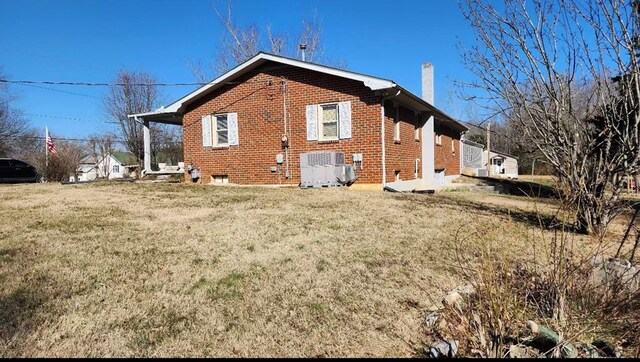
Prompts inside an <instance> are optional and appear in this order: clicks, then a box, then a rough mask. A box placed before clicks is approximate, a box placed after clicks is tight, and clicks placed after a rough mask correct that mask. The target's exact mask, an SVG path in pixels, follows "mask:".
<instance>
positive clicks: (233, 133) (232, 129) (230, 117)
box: [227, 113, 239, 146]
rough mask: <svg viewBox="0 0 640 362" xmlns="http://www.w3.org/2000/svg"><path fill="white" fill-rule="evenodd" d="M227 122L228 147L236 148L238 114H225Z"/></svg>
mask: <svg viewBox="0 0 640 362" xmlns="http://www.w3.org/2000/svg"><path fill="white" fill-rule="evenodd" d="M227 121H228V126H227V127H229V146H237V145H238V144H239V142H238V114H237V113H229V114H227Z"/></svg>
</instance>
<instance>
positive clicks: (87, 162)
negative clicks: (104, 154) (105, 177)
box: [69, 156, 98, 182]
mask: <svg viewBox="0 0 640 362" xmlns="http://www.w3.org/2000/svg"><path fill="white" fill-rule="evenodd" d="M76 178H77V182H86V181H93V180H95V179H96V178H98V167H97V166H96V160H95V159H94V158H93V157H92V156H87V157H85V158H83V159H82V160H80V164H79V165H78V168H77V169H76V174H75V176H74V175H71V176H69V181H70V182H75V181H76Z"/></svg>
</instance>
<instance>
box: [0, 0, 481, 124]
mask: <svg viewBox="0 0 640 362" xmlns="http://www.w3.org/2000/svg"><path fill="white" fill-rule="evenodd" d="M233 4H234V18H235V19H236V20H237V21H238V22H239V23H240V24H241V25H247V24H250V23H257V24H258V25H262V26H264V25H267V24H271V26H272V28H273V29H274V30H275V31H276V32H294V33H297V32H298V31H299V30H300V29H301V23H302V19H303V18H305V17H307V18H308V17H311V15H312V13H313V12H314V11H316V12H317V14H318V16H319V17H320V19H321V20H322V28H323V34H322V36H323V39H322V40H323V47H324V54H325V56H326V57H327V58H330V59H342V60H343V61H345V62H346V63H347V65H348V69H349V70H352V71H355V72H360V73H365V74H369V75H373V76H379V77H382V78H388V79H392V80H394V81H396V82H398V83H399V84H401V85H402V86H404V87H406V88H408V89H409V90H410V91H412V92H414V93H415V94H417V95H420V93H421V88H420V87H421V86H420V84H421V83H420V65H421V64H422V63H423V62H425V61H429V62H432V63H433V64H434V67H435V97H436V98H435V103H436V106H438V107H439V108H441V109H443V110H445V111H446V112H449V113H450V114H451V115H452V116H454V117H461V118H464V109H465V105H464V103H462V102H461V101H456V100H455V98H454V97H453V95H452V92H453V91H454V88H455V87H454V85H453V80H465V79H469V77H470V75H469V73H468V72H467V71H466V69H465V68H464V65H463V64H462V62H461V58H460V54H459V52H458V50H457V47H456V44H457V42H458V41H462V42H463V43H465V44H468V43H469V41H470V40H471V36H472V35H471V34H470V30H469V27H468V25H467V24H466V23H465V20H464V18H463V16H462V14H461V12H460V10H459V8H458V4H457V1H455V0H413V1H409V0H396V1H393V2H389V1H378V0H370V1H364V0H360V1H356V0H350V1H339V0H296V1H292V0H288V1H281V0H271V1H257V0H253V1H251V0H234V1H233ZM222 31H223V30H222V28H221V26H220V24H219V22H218V20H217V17H216V14H215V12H214V10H213V1H212V0H182V1H179V0H110V1H107V0H56V1H50V0H19V1H18V0H0V67H2V73H3V74H4V76H5V77H7V78H8V79H15V80H41V81H45V80H48V81H79V82H109V81H112V80H113V78H114V76H115V74H116V72H117V71H118V70H119V69H122V68H127V69H130V70H136V71H145V72H148V73H151V74H153V75H154V76H156V78H157V79H158V81H159V82H166V83H173V82H193V81H195V78H194V76H193V74H192V72H191V70H190V69H189V66H188V64H189V62H198V61H199V62H203V63H206V62H208V61H210V60H211V59H212V57H213V56H214V54H215V51H216V46H217V43H218V42H219V40H220V38H221V36H222V34H223V33H222ZM38 87H40V88H36V87H33V86H25V85H12V86H11V92H12V93H13V94H14V95H16V96H17V101H16V102H15V106H16V107H17V108H19V109H21V110H22V111H23V112H24V113H25V114H26V116H27V118H28V119H29V121H30V122H31V124H32V125H33V126H35V127H38V128H42V129H44V126H45V125H48V127H49V129H50V131H51V132H52V134H54V135H57V136H64V137H85V136H87V135H89V134H91V133H95V132H101V131H104V130H107V129H109V127H112V126H109V125H108V124H106V123H105V122H104V119H105V117H104V112H103V111H102V109H101V101H100V98H101V97H102V95H103V94H104V92H105V91H106V89H105V88H104V87H84V86H78V87H73V86H55V85H38ZM42 87H44V88H48V89H42ZM192 89H193V87H188V86H187V87H165V88H162V91H163V94H164V100H165V102H164V103H165V104H167V103H169V102H170V101H171V100H174V99H177V98H179V97H181V96H182V95H184V94H186V93H188V92H189V91H191V90H192ZM72 93H73V94H72ZM43 132H44V131H43Z"/></svg>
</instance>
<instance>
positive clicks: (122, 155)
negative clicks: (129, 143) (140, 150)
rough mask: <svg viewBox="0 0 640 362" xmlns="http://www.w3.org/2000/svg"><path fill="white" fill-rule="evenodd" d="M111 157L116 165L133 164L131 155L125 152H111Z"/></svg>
mask: <svg viewBox="0 0 640 362" xmlns="http://www.w3.org/2000/svg"><path fill="white" fill-rule="evenodd" d="M111 157H113V158H114V159H115V160H116V161H118V163H120V164H121V165H123V166H124V165H129V164H132V163H135V160H134V156H133V153H131V152H125V151H113V152H112V153H111Z"/></svg>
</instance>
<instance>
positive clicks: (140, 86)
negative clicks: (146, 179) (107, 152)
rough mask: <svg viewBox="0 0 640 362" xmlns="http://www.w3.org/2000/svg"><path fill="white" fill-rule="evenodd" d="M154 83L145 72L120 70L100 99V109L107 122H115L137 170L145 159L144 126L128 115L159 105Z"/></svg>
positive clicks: (146, 110) (149, 109)
mask: <svg viewBox="0 0 640 362" xmlns="http://www.w3.org/2000/svg"><path fill="white" fill-rule="evenodd" d="M155 83H156V80H155V78H154V77H153V76H151V75H149V74H147V73H135V72H131V71H128V70H121V71H120V72H119V73H118V74H117V76H116V80H115V85H112V86H111V87H109V90H108V92H107V94H106V95H105V96H104V98H103V109H104V112H105V113H106V115H107V117H108V118H109V122H111V123H113V124H116V125H118V127H119V131H120V136H121V138H122V139H123V141H124V145H125V147H126V149H127V150H128V151H129V152H131V153H132V154H133V155H134V156H135V158H136V161H137V162H138V165H139V167H140V169H142V167H143V161H144V138H143V126H142V124H140V123H138V122H136V121H134V120H132V119H129V118H127V115H128V114H134V113H143V112H149V111H151V110H153V109H155V108H157V107H158V104H159V98H160V95H159V92H158V88H157V86H156V85H155Z"/></svg>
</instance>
